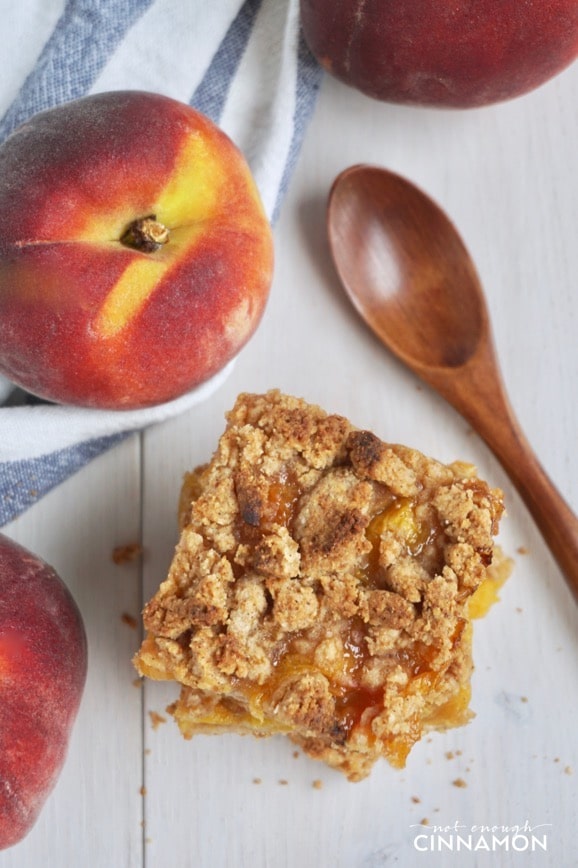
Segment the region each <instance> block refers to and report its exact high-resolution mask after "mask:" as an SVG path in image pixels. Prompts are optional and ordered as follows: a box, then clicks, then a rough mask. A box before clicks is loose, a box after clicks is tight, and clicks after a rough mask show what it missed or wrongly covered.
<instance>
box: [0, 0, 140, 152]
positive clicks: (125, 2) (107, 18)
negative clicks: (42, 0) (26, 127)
mask: <svg viewBox="0 0 578 868" xmlns="http://www.w3.org/2000/svg"><path fill="white" fill-rule="evenodd" d="M152 2H153V0H68V2H67V3H66V6H65V8H64V11H63V13H62V15H61V17H60V19H59V21H58V22H57V24H56V27H55V29H54V31H53V33H52V36H51V37H50V39H49V40H48V42H47V43H46V45H45V46H44V49H43V51H42V53H41V54H40V57H39V58H38V61H37V63H36V66H35V68H34V69H33V71H32V72H31V73H30V75H29V76H28V78H27V79H26V81H25V82H24V85H23V86H22V89H21V90H20V93H19V94H18V97H17V98H16V99H15V100H14V102H13V103H12V105H11V106H10V108H9V109H8V111H7V112H6V114H5V115H4V117H3V119H2V121H1V122H0V141H3V140H4V139H5V138H6V137H7V136H9V135H10V133H11V132H12V131H13V130H14V129H16V127H18V126H20V124H22V123H24V121H26V120H28V118H30V117H32V115H34V114H36V113H37V112H40V111H44V109H48V108H52V107H53V106H55V105H59V104H60V103H62V102H68V101H69V100H72V99H77V98H78V97H81V96H84V94H86V93H87V92H88V90H89V89H90V87H91V85H92V84H93V82H94V81H95V80H96V77H97V76H98V74H99V73H100V71H101V70H102V69H103V67H104V66H105V64H106V61H107V60H108V58H109V57H110V56H111V54H112V53H113V51H114V50H115V48H116V47H117V46H118V44H119V43H120V42H121V41H122V39H123V37H124V35H125V34H126V32H127V31H128V30H129V29H130V28H131V27H132V25H133V24H134V23H135V21H137V19H138V18H140V16H141V15H142V14H143V12H145V11H146V10H147V8H148V7H149V6H150V5H151V3H152Z"/></svg>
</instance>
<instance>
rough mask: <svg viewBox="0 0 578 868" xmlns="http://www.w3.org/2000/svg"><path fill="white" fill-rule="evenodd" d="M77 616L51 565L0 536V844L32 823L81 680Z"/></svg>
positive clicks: (82, 650)
mask: <svg viewBox="0 0 578 868" xmlns="http://www.w3.org/2000/svg"><path fill="white" fill-rule="evenodd" d="M86 664H87V650H86V636H85V632H84V626H83V622H82V618H81V615H80V612H79V611H78V608H77V607H76V604H75V602H74V600H73V598H72V596H71V595H70V592H69V591H68V589H67V588H66V586H65V585H64V583H63V582H62V581H61V580H60V578H59V577H58V576H57V574H56V573H55V572H54V570H53V569H52V567H49V566H48V565H47V564H46V563H44V561H42V560H40V558H38V557H36V556H35V555H33V554H31V553H30V552H29V551H27V550H26V549H24V548H22V546H19V545H17V544H16V543H15V542H13V541H11V540H10V539H8V538H7V537H6V536H4V535H2V534H0V850H1V849H4V848H5V847H10V846H11V845H13V844H16V843H17V842H18V841H20V840H21V839H22V838H23V837H24V836H25V835H26V834H27V833H28V832H29V831H30V829H31V828H32V826H33V825H34V823H35V821H36V818H37V816H38V814H39V812H40V810H41V808H42V806H43V804H44V802H45V800H46V798H47V796H48V795H49V793H50V791H51V790H52V788H53V786H54V784H55V783H56V780H57V778H58V775H59V773H60V770H61V768H62V765H63V763H64V760H65V757H66V750H67V746H68V740H69V735H70V731H71V727H72V724H73V723H74V719H75V717H76V713H77V710H78V706H79V703H80V699H81V697H82V692H83V689H84V682H85V678H86Z"/></svg>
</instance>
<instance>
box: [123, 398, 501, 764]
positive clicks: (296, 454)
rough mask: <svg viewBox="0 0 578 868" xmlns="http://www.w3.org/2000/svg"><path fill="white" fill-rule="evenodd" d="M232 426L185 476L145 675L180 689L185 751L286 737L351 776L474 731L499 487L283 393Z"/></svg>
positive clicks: (177, 713) (497, 577) (240, 405)
mask: <svg viewBox="0 0 578 868" xmlns="http://www.w3.org/2000/svg"><path fill="white" fill-rule="evenodd" d="M227 423H228V424H227V428H226V430H225V432H224V434H223V435H222V437H221V439H220V441H219V445H218V448H217V450H216V452H215V454H214V456H213V458H212V460H211V462H210V463H209V464H208V465H205V466H204V467H201V468H198V469H197V470H195V471H193V472H192V473H190V474H187V477H186V478H185V483H184V485H183V491H182V494H181V502H180V512H181V516H180V517H181V537H180V541H179V543H178V545H177V548H176V552H175V556H174V559H173V562H172V564H171V567H170V570H169V574H168V577H167V579H166V580H165V581H164V582H163V583H162V585H161V586H160V588H159V590H158V592H157V593H156V594H155V596H154V597H153V598H152V600H151V601H150V602H149V603H148V604H147V606H146V608H145V610H144V613H143V617H144V625H145V628H146V631H147V637H146V639H145V641H144V642H143V645H142V647H141V649H140V651H139V653H138V655H137V656H136V658H135V664H136V666H137V669H138V670H139V672H140V673H141V674H143V675H147V676H149V677H151V678H157V679H171V680H175V681H177V682H178V683H179V684H180V685H182V687H181V693H180V697H179V699H178V700H177V701H176V702H175V703H174V704H173V705H172V706H171V707H170V709H169V710H170V711H171V712H172V714H173V715H174V717H175V718H176V720H177V722H178V724H179V727H180V729H181V731H182V733H183V734H184V735H185V737H191V736H193V735H194V734H196V733H216V732H223V731H235V732H241V733H245V732H251V733H253V734H255V735H270V734H273V733H279V732H281V733H286V734H288V735H289V736H290V737H291V738H292V739H293V740H294V741H295V742H296V743H298V744H299V745H300V746H301V747H302V748H303V750H304V751H305V752H306V753H308V754H309V755H310V756H313V757H315V758H318V759H321V760H324V761H325V762H326V763H328V764H329V765H331V766H333V767H334V768H337V769H339V770H341V771H342V772H344V773H345V775H346V776H347V777H348V778H349V779H350V780H360V779H361V778H363V777H365V776H366V775H367V774H368V773H369V771H370V769H371V767H372V765H373V763H374V762H375V761H376V760H377V759H378V758H380V757H385V758H387V759H388V760H389V761H390V763H392V764H393V765H394V766H403V764H404V763H405V759H406V757H407V754H408V752H409V750H410V749H411V747H412V745H413V744H414V743H415V742H416V741H417V740H418V739H419V738H420V737H421V735H422V733H423V732H424V731H427V730H428V729H432V728H445V727H448V726H455V725H459V724H462V723H464V722H466V721H467V720H468V719H469V717H470V712H469V710H468V704H469V697H470V687H469V683H470V675H471V671H472V657H471V626H470V622H471V617H472V615H473V614H474V612H473V610H472V602H471V600H472V596H474V595H475V594H476V591H477V590H478V588H480V586H482V585H484V593H485V596H486V597H487V596H488V586H492V587H494V588H495V587H497V586H498V585H499V584H500V583H501V581H503V579H504V578H505V576H506V574H507V572H508V565H507V563H506V561H505V559H503V558H502V557H500V556H498V558H497V565H496V557H495V549H494V539H493V538H494V536H495V534H496V533H497V530H498V523H499V519H500V517H501V515H502V513H503V509H504V506H503V497H502V493H501V491H499V490H498V489H491V488H490V487H489V486H488V485H487V484H486V483H485V482H483V481H482V480H480V479H479V478H478V477H477V476H476V473H475V469H474V468H473V467H472V466H471V465H467V464H464V463H462V462H456V463H454V464H451V465H449V466H446V465H443V464H440V463H439V462H437V461H434V460H432V459H430V458H427V457H426V456H424V455H422V454H421V453H420V452H418V451H416V450H414V449H410V448H408V447H405V446H399V445H395V444H388V443H384V442H383V441H381V440H380V439H379V438H378V437H376V436H375V435H374V434H372V433H370V432H368V431H361V430H358V429H357V428H355V427H354V426H353V425H351V424H350V423H349V422H348V421H347V420H346V419H345V418H343V417H342V416H338V415H330V414H327V413H325V412H324V411H323V410H322V409H320V408H319V407H316V406H313V405H310V404H307V403H305V402H304V401H302V400H300V399H298V398H293V397H289V396H287V395H283V394H281V393H280V392H279V391H271V392H268V393H267V394H264V395H250V394H242V395H240V396H239V398H238V399H237V401H236V403H235V406H234V408H233V409H232V411H231V412H230V413H229V414H228V415H227ZM492 564H493V565H492ZM490 596H491V595H490ZM474 599H475V597H474Z"/></svg>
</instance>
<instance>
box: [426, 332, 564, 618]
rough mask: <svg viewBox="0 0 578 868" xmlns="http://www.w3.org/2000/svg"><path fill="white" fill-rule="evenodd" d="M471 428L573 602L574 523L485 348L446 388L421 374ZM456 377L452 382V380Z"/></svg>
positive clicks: (492, 356)
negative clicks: (552, 560)
mask: <svg viewBox="0 0 578 868" xmlns="http://www.w3.org/2000/svg"><path fill="white" fill-rule="evenodd" d="M421 373H422V376H424V378H425V379H427V380H428V381H429V382H430V384H431V385H433V386H434V387H435V388H436V389H437V390H438V391H439V392H441V394H442V395H444V397H445V398H446V399H447V400H448V401H449V402H450V403H451V404H452V405H453V406H454V407H455V408H456V409H457V410H458V411H459V412H460V413H461V414H462V415H463V416H464V417H465V418H466V419H467V420H468V421H469V422H470V423H471V424H472V426H473V427H474V428H475V430H476V431H477V432H478V434H480V436H481V437H482V438H483V439H484V440H485V441H486V443H487V444H488V446H489V447H490V449H491V450H492V451H493V452H494V454H495V455H496V457H497V458H498V460H499V461H500V463H501V464H502V466H503V467H504V469H505V471H506V472H507V474H508V475H509V477H510V479H511V480H512V482H513V483H514V485H515V487H516V489H517V491H518V493H519V494H520V496H521V497H522V500H523V501H524V503H525V504H526V506H527V508H528V510H529V512H530V514H531V515H532V517H533V519H534V521H535V522H536V525H537V526H538V528H539V530H540V531H541V533H542V536H543V537H544V540H545V542H546V543H547V545H548V547H549V549H550V551H551V552H552V555H553V556H554V558H555V560H556V562H557V564H558V566H559V567H560V569H561V570H562V573H563V574H564V577H565V579H566V581H567V583H568V586H569V587H570V589H571V591H572V593H573V595H574V598H575V600H576V602H578V518H577V517H576V515H575V514H574V513H573V511H572V510H571V509H570V507H569V506H568V504H567V503H566V501H565V500H564V498H563V497H562V495H561V494H560V492H559V491H558V489H557V488H556V487H555V485H554V483H553V482H552V480H551V479H550V478H549V477H548V475H547V473H546V471H545V470H544V468H543V467H542V465H541V464H540V462H539V461H538V458H537V457H536V455H535V453H534V451H533V449H532V447H531V446H530V444H529V442H528V440H527V439H526V437H525V435H524V433H523V431H522V429H521V428H520V425H519V423H518V420H517V419H516V416H515V414H514V412H513V410H512V408H511V405H510V402H509V399H508V397H507V394H506V392H505V389H504V386H503V384H502V380H501V376H500V373H499V369H498V364H497V361H496V357H495V354H494V351H493V347H492V345H491V343H488V344H487V345H485V346H483V347H482V348H481V349H480V350H479V351H478V353H477V354H476V355H475V356H474V357H473V358H472V359H470V361H469V362H468V363H466V364H465V365H464V367H463V368H462V369H461V370H459V371H455V370H454V371H453V373H452V379H451V383H448V381H447V380H446V379H445V377H444V376H443V375H442V376H441V377H440V376H439V375H438V374H437V373H436V371H435V370H428V371H427V372H421ZM456 375H457V376H456Z"/></svg>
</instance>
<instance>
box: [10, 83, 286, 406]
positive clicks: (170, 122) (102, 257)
mask: <svg viewBox="0 0 578 868" xmlns="http://www.w3.org/2000/svg"><path fill="white" fill-rule="evenodd" d="M272 270H273V242H272V234H271V229H270V226H269V222H268V220H267V218H266V215H265V213H264V211H263V207H262V203H261V201H260V198H259V194H258V192H257V189H256V185H255V183H254V180H253V177H252V175H251V172H250V170H249V167H248V165H247V163H246V162H245V159H244V158H243V156H242V155H241V153H240V151H239V150H238V149H237V147H236V146H235V145H234V144H233V143H232V141H231V140H230V139H229V138H228V137H227V136H226V135H225V134H224V133H223V132H222V131H221V130H220V129H219V128H218V127H217V126H215V124H213V123H212V122H211V121H210V120H209V119H208V118H206V117H205V116H203V115H202V114H200V113H199V112H197V111H195V110H194V109H192V108H190V107H189V106H187V105H184V104H182V103H180V102H177V101H175V100H173V99H170V98H168V97H165V96H161V95H158V94H151V93H144V92H139V91H115V92H110V93H103V94H97V95H94V96H89V97H85V98H83V99H79V100H76V101H74V102H70V103H67V104H65V105H62V106H59V107H57V108H55V109H51V110H49V111H46V112H42V113H40V114H38V115H36V116H34V117H33V118H32V119H31V120H30V121H28V122H27V123H25V124H23V125H22V126H21V127H20V128H18V129H17V130H15V131H14V133H13V134H12V135H11V136H10V137H9V138H8V139H7V140H6V141H5V143H4V144H3V145H2V147H1V148H0V372H2V373H3V374H5V375H6V376H8V377H9V378H10V379H12V380H13V381H14V382H16V383H17V384H18V385H20V386H22V387H23V388H25V389H27V390H28V391H30V392H32V393H34V394H36V395H39V396H41V397H43V398H46V399H48V400H52V401H57V402H60V403H70V404H75V405H82V406H88V407H99V408H112V409H129V408H139V407H145V406H151V405H153V404H158V403H162V402H164V401H168V400H170V399H172V398H176V397H178V396H179V395H181V394H183V393H184V392H186V391H188V390H189V389H191V388H193V387H194V386H196V385H198V384H200V383H202V382H204V381H205V380H207V379H208V378H209V377H211V376H212V375H213V374H215V373H217V372H218V371H219V370H220V369H221V368H223V367H224V366H225V364H226V363H227V362H228V361H230V359H231V358H233V357H234V356H235V355H236V354H237V353H238V352H239V350H240V349H241V348H242V347H243V346H244V344H245V343H246V342H247V341H248V340H249V338H250V337H251V335H252V334H253V332H254V330H255V329H256V327H257V325H258V323H259V321H260V319H261V316H262V313H263V310H264V307H265V303H266V300H267V296H268V293H269V289H270V284H271V279H272Z"/></svg>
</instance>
